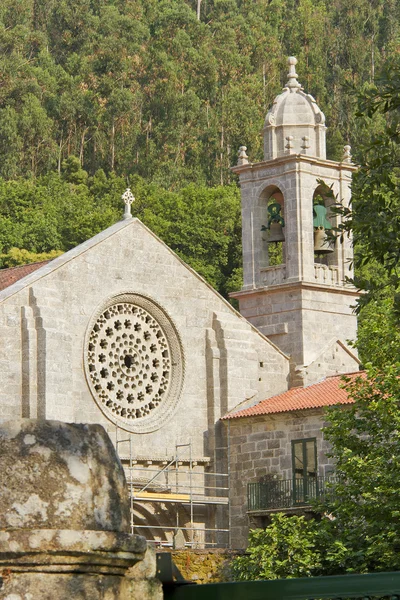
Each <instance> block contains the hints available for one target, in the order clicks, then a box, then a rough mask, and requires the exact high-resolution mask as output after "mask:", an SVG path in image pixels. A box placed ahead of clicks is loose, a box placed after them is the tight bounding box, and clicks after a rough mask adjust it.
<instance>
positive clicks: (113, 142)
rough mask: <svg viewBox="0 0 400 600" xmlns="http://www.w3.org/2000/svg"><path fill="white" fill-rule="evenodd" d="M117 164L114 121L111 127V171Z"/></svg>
mask: <svg viewBox="0 0 400 600" xmlns="http://www.w3.org/2000/svg"><path fill="white" fill-rule="evenodd" d="M114 164H115V123H114V119H113V121H112V127H111V171H114Z"/></svg>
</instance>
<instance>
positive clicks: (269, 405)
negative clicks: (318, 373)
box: [222, 371, 362, 420]
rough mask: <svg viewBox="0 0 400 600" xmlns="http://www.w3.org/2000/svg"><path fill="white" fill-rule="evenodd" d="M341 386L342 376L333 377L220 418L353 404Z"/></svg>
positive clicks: (235, 417) (354, 375) (353, 374)
mask: <svg viewBox="0 0 400 600" xmlns="http://www.w3.org/2000/svg"><path fill="white" fill-rule="evenodd" d="M360 374H362V373H361V372H360V371H357V372H356V373H347V374H346V375H348V376H350V377H356V376H357V375H360ZM342 385H343V381H342V375H333V376H331V377H327V378H326V379H325V380H324V381H320V382H319V383H313V384H312V385H309V386H307V387H304V388H293V389H291V390H288V391H287V392H284V393H283V394H279V395H278V396H272V398H267V399H266V400H262V401H261V402H259V403H258V404H255V405H254V406H251V407H250V408H244V409H242V410H239V411H237V412H234V413H230V414H228V415H225V416H224V417H222V418H223V419H224V420H225V419H239V418H242V417H255V416H257V415H270V414H274V413H281V412H290V411H293V410H304V409H307V408H322V407H324V406H332V405H334V404H353V402H354V401H353V399H352V398H349V396H348V395H347V393H346V391H345V390H344V389H342V387H341V386H342Z"/></svg>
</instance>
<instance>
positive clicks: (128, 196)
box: [121, 188, 135, 220]
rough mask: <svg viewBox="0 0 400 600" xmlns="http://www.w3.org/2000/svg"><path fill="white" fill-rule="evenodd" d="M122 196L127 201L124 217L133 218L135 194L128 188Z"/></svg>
mask: <svg viewBox="0 0 400 600" xmlns="http://www.w3.org/2000/svg"><path fill="white" fill-rule="evenodd" d="M121 198H122V200H123V201H124V203H125V210H124V216H123V219H124V220H125V219H132V213H131V204H132V202H133V201H134V200H135V196H134V195H133V194H132V192H131V189H130V188H127V189H126V191H125V192H124V193H123V194H122V196H121Z"/></svg>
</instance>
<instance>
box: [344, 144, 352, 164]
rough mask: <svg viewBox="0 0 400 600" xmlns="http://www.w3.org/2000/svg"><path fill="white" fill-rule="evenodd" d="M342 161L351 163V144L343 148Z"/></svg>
mask: <svg viewBox="0 0 400 600" xmlns="http://www.w3.org/2000/svg"><path fill="white" fill-rule="evenodd" d="M342 162H345V163H351V146H349V145H348V144H347V145H346V146H345V147H344V148H343V158H342Z"/></svg>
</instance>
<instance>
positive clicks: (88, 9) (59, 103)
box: [0, 0, 400, 188]
mask: <svg viewBox="0 0 400 600" xmlns="http://www.w3.org/2000/svg"><path fill="white" fill-rule="evenodd" d="M198 5H199V6H200V19H198V18H197V7H198ZM399 27H400V3H399V2H398V0H385V1H384V0H333V1H328V0H255V1H254V0H203V1H202V2H199V0H2V2H1V6H0V72H1V75H0V76H1V86H0V138H1V143H0V175H1V176H3V177H5V178H6V179H9V178H15V177H18V176H23V177H28V176H33V177H37V176H40V175H42V174H45V173H47V172H48V171H49V170H60V169H61V165H62V161H63V160H64V159H65V158H67V157H68V156H70V155H71V154H73V155H75V156H77V157H79V159H80V160H81V163H82V165H83V167H84V169H85V170H86V171H87V172H88V173H89V174H90V175H93V174H94V173H95V172H96V170H97V169H99V168H102V169H104V170H105V171H106V172H110V171H115V172H116V173H117V174H118V175H123V176H127V175H129V174H132V173H136V174H138V175H141V176H142V177H144V178H145V179H146V180H152V181H154V182H158V183H161V184H162V185H163V186H166V187H172V188H179V187H182V185H184V184H186V183H189V182H196V183H205V184H207V185H215V184H222V183H227V182H229V180H230V174H229V166H230V165H231V164H232V162H233V161H234V160H235V156H236V152H237V148H238V147H239V145H241V144H246V145H247V147H248V148H249V151H250V154H251V156H252V157H253V158H260V157H261V143H260V142H261V140H260V136H259V132H260V128H261V127H262V123H263V117H264V115H265V112H266V108H267V107H268V105H269V104H270V103H271V101H272V100H273V98H274V95H275V94H276V93H277V92H278V91H279V90H280V88H281V87H282V84H284V82H285V74H286V70H287V67H286V63H285V58H286V57H287V56H288V55H289V54H294V55H296V56H297V57H298V59H299V68H298V70H299V74H300V80H301V82H302V83H303V85H304V87H305V89H306V91H312V93H313V95H314V96H315V97H316V100H317V102H318V103H319V105H320V106H321V108H322V109H323V110H324V112H325V113H326V116H327V122H328V125H329V127H330V130H329V131H330V135H329V152H328V154H329V155H330V157H331V158H337V157H338V156H339V155H338V152H339V153H340V152H341V146H342V145H343V143H344V142H349V143H350V144H352V145H353V146H354V147H355V149H356V147H357V141H358V137H359V134H360V133H359V131H357V129H355V128H354V108H353V107H352V104H351V99H350V97H349V95H348V93H347V91H346V89H345V87H344V86H345V84H346V83H351V84H355V85H356V86H362V85H363V84H365V83H368V82H369V81H371V80H372V79H373V77H374V73H375V71H376V70H378V69H379V67H380V66H381V64H382V62H383V61H385V60H386V59H387V58H388V57H389V56H390V55H391V54H395V53H397V52H398V50H399V46H400V44H399Z"/></svg>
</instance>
